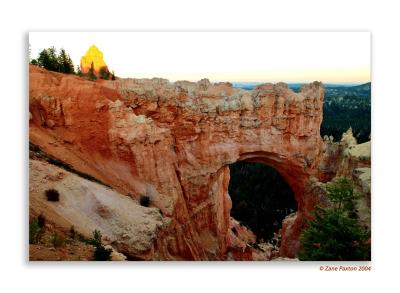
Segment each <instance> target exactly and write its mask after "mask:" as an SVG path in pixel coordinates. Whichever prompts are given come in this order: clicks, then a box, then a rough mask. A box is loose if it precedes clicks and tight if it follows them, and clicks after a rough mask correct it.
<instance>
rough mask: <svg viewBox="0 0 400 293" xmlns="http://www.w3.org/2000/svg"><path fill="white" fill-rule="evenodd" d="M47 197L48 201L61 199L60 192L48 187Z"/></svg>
mask: <svg viewBox="0 0 400 293" xmlns="http://www.w3.org/2000/svg"><path fill="white" fill-rule="evenodd" d="M46 197H47V200H48V201H59V200H60V194H59V193H58V191H57V190H55V189H48V190H46Z"/></svg>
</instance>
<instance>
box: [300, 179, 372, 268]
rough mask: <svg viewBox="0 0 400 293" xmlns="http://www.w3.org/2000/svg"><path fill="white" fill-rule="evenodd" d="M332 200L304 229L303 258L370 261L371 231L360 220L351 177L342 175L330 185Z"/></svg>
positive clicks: (328, 190)
mask: <svg viewBox="0 0 400 293" xmlns="http://www.w3.org/2000/svg"><path fill="white" fill-rule="evenodd" d="M326 189H327V195H328V198H329V200H330V202H331V206H330V207H328V208H317V209H316V211H315V218H314V219H313V220H312V221H310V222H309V223H308V227H307V228H306V229H305V230H304V231H303V232H302V234H301V236H300V241H301V244H302V250H301V251H300V253H299V259H300V260H324V261H327V260H329V261H335V260H351V261H354V260H369V259H370V257H371V256H370V255H371V247H370V244H369V240H370V237H371V236H370V231H369V230H368V229H366V228H365V227H362V226H361V225H360V224H359V222H358V217H357V211H356V208H355V206H356V204H355V200H356V199H357V198H358V197H359V195H358V194H357V193H356V192H354V188H353V186H352V183H351V181H350V180H348V179H346V178H339V179H337V180H336V181H334V182H332V183H330V184H329V185H328V186H327V188H326Z"/></svg>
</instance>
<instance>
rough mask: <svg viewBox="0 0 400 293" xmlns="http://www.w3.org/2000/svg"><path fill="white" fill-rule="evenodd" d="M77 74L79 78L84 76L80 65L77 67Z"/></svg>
mask: <svg viewBox="0 0 400 293" xmlns="http://www.w3.org/2000/svg"><path fill="white" fill-rule="evenodd" d="M76 74H77V75H79V76H83V73H82V70H81V67H80V66H79V65H76Z"/></svg>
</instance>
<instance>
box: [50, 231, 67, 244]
mask: <svg viewBox="0 0 400 293" xmlns="http://www.w3.org/2000/svg"><path fill="white" fill-rule="evenodd" d="M50 241H51V244H52V245H53V246H54V247H55V248H57V247H61V246H64V245H65V237H64V236H63V235H61V234H58V233H57V232H54V233H53V235H51V238H50Z"/></svg>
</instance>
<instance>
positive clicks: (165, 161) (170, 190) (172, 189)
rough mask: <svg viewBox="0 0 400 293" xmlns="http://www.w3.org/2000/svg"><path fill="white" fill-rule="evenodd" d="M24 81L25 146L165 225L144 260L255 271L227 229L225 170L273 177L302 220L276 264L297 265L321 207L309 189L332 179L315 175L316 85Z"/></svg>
mask: <svg viewBox="0 0 400 293" xmlns="http://www.w3.org/2000/svg"><path fill="white" fill-rule="evenodd" d="M29 71H30V72H29V73H30V79H29V112H30V120H29V125H30V128H29V140H30V142H31V143H33V144H35V145H37V146H39V147H40V148H41V149H42V150H43V151H44V152H46V153H48V154H51V155H52V156H54V157H56V158H58V159H59V160H62V161H63V162H66V163H68V164H70V165H71V166H73V167H74V168H75V169H77V170H79V171H80V172H84V173H86V174H90V175H91V176H93V177H95V178H97V179H98V180H100V181H102V182H104V183H105V184H107V185H110V186H111V187H112V188H113V189H114V190H115V191H117V192H119V193H121V194H124V195H126V196H129V197H131V198H132V200H137V199H139V198H140V196H143V195H146V196H148V197H149V198H150V201H151V206H152V207H156V208H159V209H160V211H161V213H162V215H164V216H165V217H168V218H171V221H170V223H169V225H164V226H163V228H162V229H161V230H160V231H158V232H157V233H158V235H157V238H156V240H154V241H155V242H154V245H153V248H152V255H148V256H147V258H146V259H171V260H183V259H187V260H224V259H229V257H232V258H233V259H255V257H254V256H253V255H252V252H251V249H249V248H247V247H246V246H245V245H244V244H243V241H242V240H241V239H240V237H238V235H236V234H235V233H232V229H231V227H232V219H231V218H230V209H231V205H232V203H231V200H230V198H229V194H228V184H229V167H228V165H229V164H231V163H234V162H236V161H239V160H246V161H252V162H261V163H265V164H268V165H270V166H272V167H274V168H276V169H277V170H278V171H279V172H280V174H281V175H282V176H283V177H284V178H285V179H286V181H287V182H288V184H289V185H290V186H291V188H292V189H293V191H294V194H295V197H296V200H297V203H298V211H297V213H296V215H294V216H292V217H290V219H287V220H286V221H285V222H284V225H283V228H282V245H281V251H280V253H281V255H282V256H289V257H293V256H295V254H296V252H297V251H298V249H299V242H298V237H299V233H300V231H301V229H302V227H304V224H305V219H306V218H307V217H309V216H310V215H311V212H312V210H313V209H314V207H315V205H316V204H317V203H318V201H319V200H320V199H319V198H318V196H315V195H314V194H313V193H312V192H309V190H310V188H309V186H310V182H318V180H325V181H326V180H328V179H330V178H332V177H333V175H334V173H335V172H334V170H333V171H332V170H330V171H332V172H333V173H332V174H330V173H329V172H327V171H326V170H324V169H323V168H321V164H322V165H323V163H324V162H327V160H328V159H327V155H326V145H325V144H324V142H323V141H322V139H321V137H320V133H319V129H320V125H321V122H322V115H323V114H322V107H323V97H324V89H323V86H322V84H321V83H319V82H314V83H311V84H308V85H304V86H303V87H302V88H301V89H300V92H299V93H295V92H293V91H292V90H290V89H289V88H288V86H287V85H286V84H284V83H278V84H263V85H260V86H258V87H256V88H255V89H254V90H252V91H246V90H241V89H236V88H233V87H232V85H231V84H229V83H216V84H211V83H210V82H209V81H208V80H207V79H203V80H201V81H199V82H197V83H194V82H188V81H178V82H175V83H170V82H169V81H167V80H164V79H158V78H153V79H118V80H116V81H104V80H102V81H96V82H92V81H87V80H85V79H83V78H80V77H77V76H73V75H64V74H59V73H54V72H48V71H46V70H44V69H40V68H38V67H36V66H30V69H29ZM328 173H329V174H328ZM131 257H135V256H134V255H132V256H131Z"/></svg>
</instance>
